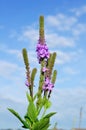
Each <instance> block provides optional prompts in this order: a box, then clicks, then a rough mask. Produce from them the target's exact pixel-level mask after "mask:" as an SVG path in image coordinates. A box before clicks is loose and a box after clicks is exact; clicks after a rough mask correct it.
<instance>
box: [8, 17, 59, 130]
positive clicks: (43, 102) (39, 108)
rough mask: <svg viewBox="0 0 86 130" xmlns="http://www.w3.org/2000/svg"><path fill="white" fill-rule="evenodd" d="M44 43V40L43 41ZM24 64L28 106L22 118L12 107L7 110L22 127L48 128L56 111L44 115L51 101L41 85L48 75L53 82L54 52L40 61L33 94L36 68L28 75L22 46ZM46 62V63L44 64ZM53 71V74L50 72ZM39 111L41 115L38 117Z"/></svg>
mask: <svg viewBox="0 0 86 130" xmlns="http://www.w3.org/2000/svg"><path fill="white" fill-rule="evenodd" d="M39 32H40V40H41V42H43V41H44V40H45V39H44V17H43V16H40V30H39ZM43 43H44V42H43ZM22 54H23V59H24V64H25V68H26V76H27V80H28V82H29V83H30V85H29V86H28V88H29V93H28V92H27V93H26V96H27V100H28V107H27V111H26V114H25V116H24V119H22V118H21V117H20V115H19V114H18V113H17V112H16V111H14V110H13V109H10V108H8V110H9V111H10V112H11V113H12V114H13V115H14V116H16V117H17V118H18V119H19V120H20V122H21V123H22V124H23V126H22V127H23V128H28V129H29V130H48V128H49V126H50V118H51V117H52V116H53V115H54V114H56V112H51V113H49V114H47V115H46V111H47V109H49V108H50V107H51V102H50V101H49V97H50V94H51V91H49V92H48V91H46V92H45V93H44V94H43V90H42V87H43V85H44V83H45V78H46V77H47V76H48V77H49V79H50V82H51V83H53V84H54V83H55V81H56V76H57V71H56V70H54V71H53V67H54V63H55V59H56V53H55V52H54V53H52V54H50V58H49V59H48V61H45V60H44V59H43V60H42V61H41V69H40V79H39V86H38V91H37V93H36V94H35V95H34V94H33V87H34V79H35V76H36V73H37V69H36V68H33V70H32V72H31V75H30V67H29V59H28V54H27V50H26V48H23V50H22ZM46 63H47V64H46ZM43 67H46V68H47V70H49V71H47V72H46V73H43V71H42V70H43ZM52 71H53V74H52ZM40 113H41V114H42V116H41V117H40Z"/></svg>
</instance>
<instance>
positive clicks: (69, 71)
mask: <svg viewBox="0 0 86 130" xmlns="http://www.w3.org/2000/svg"><path fill="white" fill-rule="evenodd" d="M63 72H65V73H66V74H68V75H76V74H79V71H77V70H75V69H73V68H71V67H68V66H67V67H64V68H63Z"/></svg>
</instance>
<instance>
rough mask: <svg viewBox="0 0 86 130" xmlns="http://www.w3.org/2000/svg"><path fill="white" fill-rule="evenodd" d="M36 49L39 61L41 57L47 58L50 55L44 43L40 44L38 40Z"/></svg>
mask: <svg viewBox="0 0 86 130" xmlns="http://www.w3.org/2000/svg"><path fill="white" fill-rule="evenodd" d="M36 51H37V58H38V60H39V63H40V62H41V61H42V60H43V59H48V58H49V56H50V54H49V51H48V47H47V45H46V43H44V44H41V42H40V40H39V41H38V44H37V47H36Z"/></svg>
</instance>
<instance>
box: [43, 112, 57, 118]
mask: <svg viewBox="0 0 86 130" xmlns="http://www.w3.org/2000/svg"><path fill="white" fill-rule="evenodd" d="M54 114H56V112H51V113H49V114H47V115H45V116H44V117H43V118H50V117H51V116H53V115H54Z"/></svg>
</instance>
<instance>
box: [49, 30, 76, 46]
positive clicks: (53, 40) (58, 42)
mask: <svg viewBox="0 0 86 130" xmlns="http://www.w3.org/2000/svg"><path fill="white" fill-rule="evenodd" d="M46 40H47V43H48V45H49V47H51V48H56V47H74V46H75V39H73V38H72V37H65V36H60V35H58V34H57V33H56V32H55V33H50V34H49V33H47V34H46Z"/></svg>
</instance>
